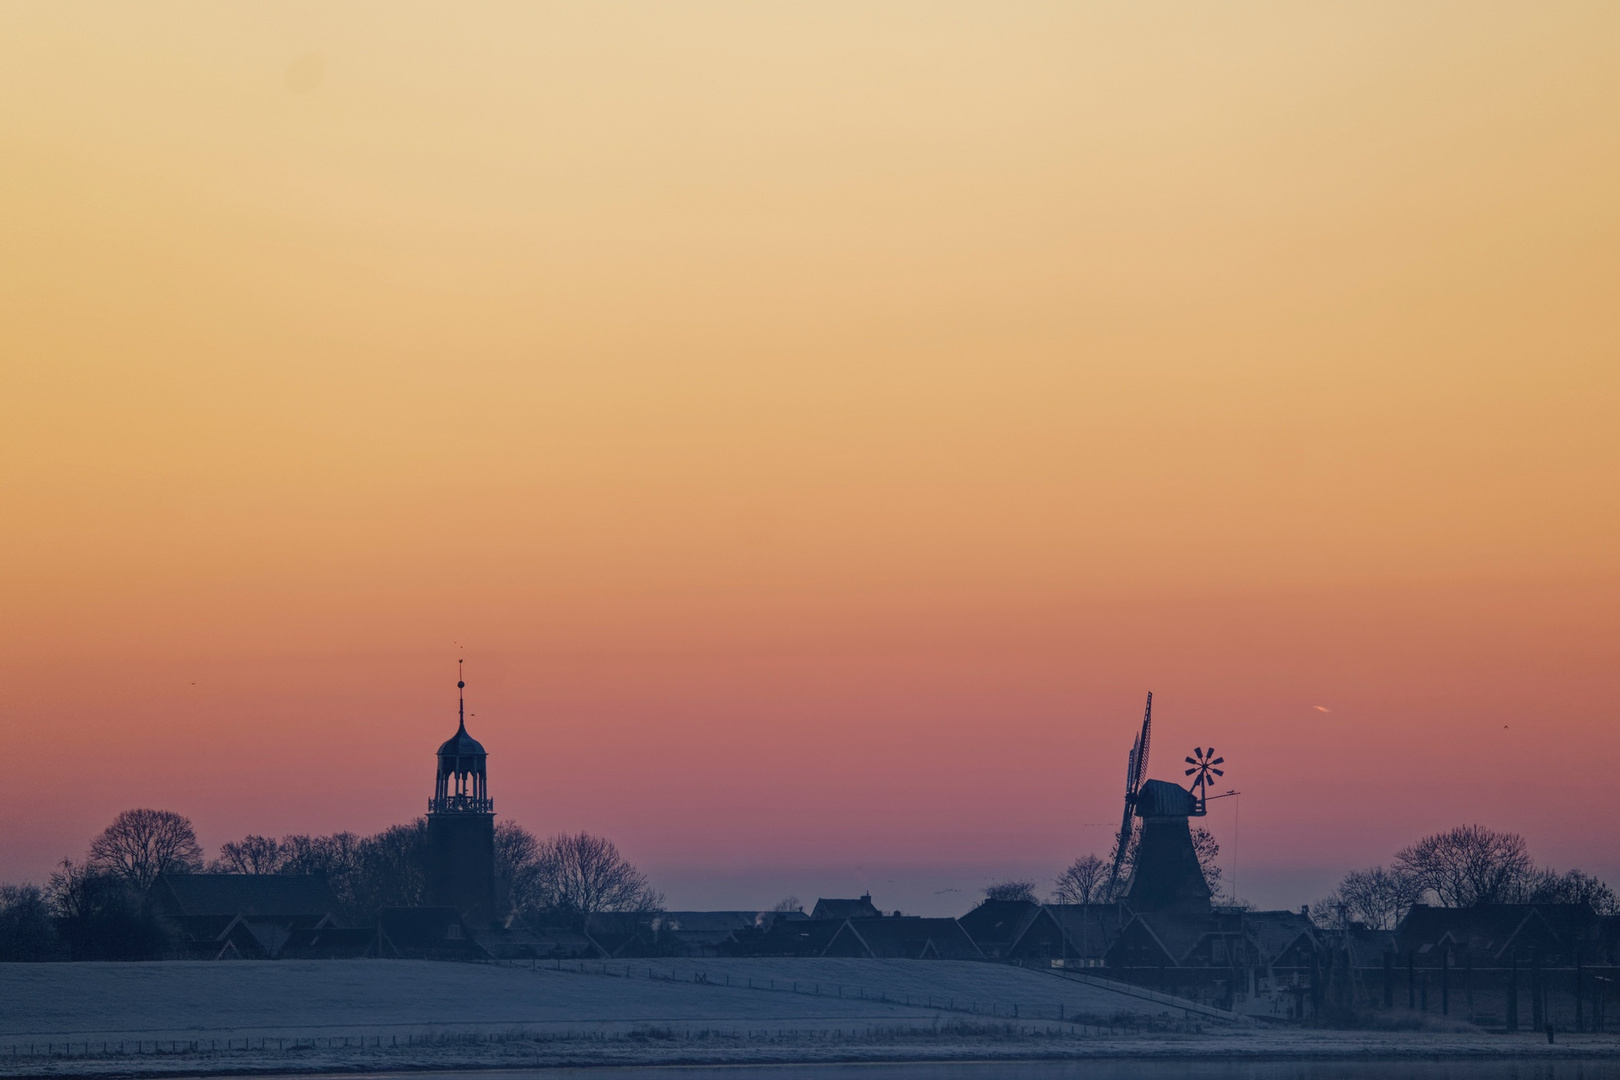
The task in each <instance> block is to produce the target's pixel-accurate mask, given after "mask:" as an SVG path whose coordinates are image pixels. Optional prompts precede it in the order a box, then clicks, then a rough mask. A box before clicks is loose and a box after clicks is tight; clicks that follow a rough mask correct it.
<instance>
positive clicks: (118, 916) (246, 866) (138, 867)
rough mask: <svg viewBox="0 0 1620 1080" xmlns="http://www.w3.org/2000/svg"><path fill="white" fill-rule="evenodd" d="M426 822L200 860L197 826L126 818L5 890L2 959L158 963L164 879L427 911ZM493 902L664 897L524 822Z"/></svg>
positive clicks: (620, 906)
mask: <svg viewBox="0 0 1620 1080" xmlns="http://www.w3.org/2000/svg"><path fill="white" fill-rule="evenodd" d="M426 857H427V820H426V819H425V818H417V819H416V820H415V821H413V822H411V823H409V824H406V825H394V826H391V827H390V828H387V829H384V830H383V831H381V832H379V833H376V834H374V835H371V836H360V835H357V834H355V833H351V832H338V833H333V834H331V835H328V836H309V835H304V834H292V835H288V836H283V837H280V838H279V839H278V838H274V837H266V836H253V835H250V836H245V837H243V838H242V839H241V840H233V841H230V842H227V843H225V844H223V845H221V847H220V850H219V855H218V857H217V858H214V859H212V860H205V859H204V857H203V849H202V845H201V844H200V843H198V841H197V834H196V830H195V828H194V827H193V826H192V823H191V821H190V820H189V819H187V818H185V817H184V816H182V815H180V814H177V813H174V812H173V811H168V810H150V809H136V810H126V811H124V812H123V813H121V814H119V815H118V816H117V817H116V818H114V819H113V821H112V823H111V824H109V825H108V826H107V827H106V828H105V829H103V830H102V831H101V832H100V833H99V834H98V835H97V836H96V837H95V838H94V839H92V840H91V842H90V846H89V848H88V849H87V851H86V852H85V855H84V857H83V858H82V859H80V860H78V861H74V860H73V859H63V860H62V862H61V863H60V864H58V866H57V867H56V869H55V870H54V871H53V872H52V873H51V875H50V878H49V880H48V881H47V882H46V884H45V885H44V886H43V887H40V886H37V885H31V884H24V885H0V960H63V959H75V960H129V959H139V958H142V957H152V956H160V955H162V954H163V952H164V951H165V949H166V947H167V946H168V944H169V930H168V928H167V927H165V926H164V925H163V924H162V922H161V920H159V919H158V918H157V917H156V916H155V915H154V914H153V913H152V911H151V910H150V908H149V906H148V905H147V904H146V903H145V899H146V894H147V891H148V890H149V889H150V888H151V886H152V883H153V882H154V881H156V880H157V878H158V876H159V875H161V874H166V873H168V874H173V873H200V872H205V871H206V872H209V873H229V874H311V875H318V876H321V877H324V878H325V879H326V882H327V884H328V885H329V886H330V888H331V889H332V892H333V895H334V896H335V897H336V898H337V901H338V903H339V905H341V907H342V909H343V914H345V915H346V916H348V917H349V918H350V919H353V920H356V921H360V922H364V921H366V920H369V919H370V918H372V917H374V916H375V915H376V913H377V912H378V911H380V910H382V909H384V908H394V907H419V906H422V905H423V904H424V903H426V880H427V878H426ZM495 878H496V896H497V899H498V902H500V903H501V905H502V907H503V908H504V913H511V914H515V915H516V916H518V917H520V918H523V919H527V920H530V921H533V922H536V923H541V924H549V925H556V924H566V923H569V922H573V921H577V920H578V919H580V918H582V917H584V916H587V915H591V914H595V913H597V912H607V911H655V910H660V909H661V908H662V907H663V896H662V894H660V893H659V892H658V891H657V890H655V889H653V888H652V886H651V884H650V883H649V882H648V880H647V878H646V876H645V875H644V874H642V873H641V872H640V871H638V870H637V869H636V868H635V867H634V866H633V865H631V864H630V863H629V862H628V861H627V860H625V858H624V857H623V856H622V855H621V854H620V853H619V850H618V848H617V847H615V846H614V844H613V843H612V841H609V840H605V839H603V838H601V837H598V836H593V835H591V834H589V833H585V832H579V833H560V834H557V835H555V836H551V837H547V838H545V839H541V838H539V837H536V836H535V835H534V834H532V833H530V832H529V831H528V830H527V829H524V828H523V827H522V826H521V825H519V824H517V823H516V822H511V821H503V822H501V823H500V824H498V825H497V826H496V827H495Z"/></svg>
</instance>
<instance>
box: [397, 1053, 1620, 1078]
mask: <svg viewBox="0 0 1620 1080" xmlns="http://www.w3.org/2000/svg"><path fill="white" fill-rule="evenodd" d="M432 1076H433V1080H497V1078H500V1080H1161V1078H1163V1080H1620V1060H1612V1061H1605V1060H1596V1061H1593V1060H1587V1061H1522V1060H1521V1061H1488V1060H1487V1061H1481V1060H1479V1059H1477V1058H1475V1059H1472V1060H1457V1061H1305V1062H1287V1061H1253V1062H1189V1061H1107V1060H1104V1061H1009V1062H956V1063H940V1064H915V1065H891V1064H874V1065H725V1066H713V1065H695V1066H684V1065H682V1066H666V1067H658V1068H599V1069H598V1068H592V1069H539V1070H533V1071H512V1072H507V1071H501V1072H476V1073H455V1072H442V1073H434V1074H432ZM374 1080H381V1078H374ZM411 1080H421V1074H420V1073H417V1074H413V1075H412V1078H411Z"/></svg>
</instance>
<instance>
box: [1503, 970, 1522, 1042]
mask: <svg viewBox="0 0 1620 1080" xmlns="http://www.w3.org/2000/svg"><path fill="white" fill-rule="evenodd" d="M1508 959H1509V963H1508V989H1507V1005H1506V1007H1505V1008H1503V1010H1502V1014H1503V1015H1502V1019H1503V1021H1504V1023H1505V1026H1506V1027H1507V1029H1508V1030H1509V1031H1518V1030H1519V954H1518V952H1517V951H1515V952H1514V953H1513V954H1512V956H1510V957H1509V958H1508Z"/></svg>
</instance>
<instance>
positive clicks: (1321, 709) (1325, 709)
mask: <svg viewBox="0 0 1620 1080" xmlns="http://www.w3.org/2000/svg"><path fill="white" fill-rule="evenodd" d="M1311 708H1313V709H1315V710H1316V711H1317V712H1332V711H1333V710H1332V709H1330V708H1328V707H1327V706H1326V705H1312V706H1311Z"/></svg>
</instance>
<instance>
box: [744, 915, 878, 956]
mask: <svg viewBox="0 0 1620 1080" xmlns="http://www.w3.org/2000/svg"><path fill="white" fill-rule="evenodd" d="M848 921H849V920H848V919H778V920H776V921H774V922H772V923H771V924H770V925H769V926H764V927H747V928H744V929H741V930H738V931H736V932H734V933H733V934H732V936H731V943H730V944H729V945H727V946H726V951H727V952H729V953H730V954H731V955H733V956H825V955H827V946H829V945H831V944H832V941H833V938H834V937H836V936H837V935H838V933H839V932H840V931H841V930H843V928H844V924H845V923H846V922H848Z"/></svg>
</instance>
